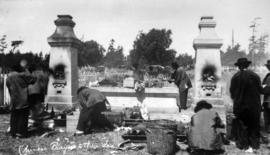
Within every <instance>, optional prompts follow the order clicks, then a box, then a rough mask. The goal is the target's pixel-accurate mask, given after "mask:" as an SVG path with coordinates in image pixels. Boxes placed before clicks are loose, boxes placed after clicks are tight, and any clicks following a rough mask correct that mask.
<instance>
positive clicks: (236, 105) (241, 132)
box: [230, 58, 270, 152]
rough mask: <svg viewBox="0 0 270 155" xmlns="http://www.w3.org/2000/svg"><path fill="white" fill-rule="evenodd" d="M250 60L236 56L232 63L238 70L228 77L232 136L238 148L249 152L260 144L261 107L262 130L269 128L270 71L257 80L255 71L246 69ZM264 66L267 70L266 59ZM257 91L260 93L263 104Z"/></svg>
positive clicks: (269, 65) (268, 66) (269, 67)
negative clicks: (231, 107)
mask: <svg viewBox="0 0 270 155" xmlns="http://www.w3.org/2000/svg"><path fill="white" fill-rule="evenodd" d="M250 64H251V61H249V60H248V59H247V58H239V59H238V60H237V62H236V63H235V66H238V68H239V71H238V72H237V73H236V74H234V76H233V77H232V79H231V85H230V94H231V98H232V100H233V113H234V116H235V119H234V121H233V126H232V127H233V128H232V130H233V136H234V138H235V140H236V145H237V147H238V148H240V149H246V150H247V152H252V151H253V149H255V150H256V149H258V148H259V146H260V116H261V111H262V109H263V111H264V122H265V129H264V130H265V131H266V132H268V133H269V132H270V130H269V118H270V117H269V108H270V76H269V75H270V74H269V73H268V74H267V75H266V77H265V78H264V79H263V82H262V84H261V80H260V77H259V75H257V74H256V73H255V72H253V71H251V70H249V69H248V67H249V65H250ZM265 66H266V67H267V68H268V70H270V60H268V61H267V64H265ZM261 95H264V99H263V104H262V105H263V106H262V105H261Z"/></svg>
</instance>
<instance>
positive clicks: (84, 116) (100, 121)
mask: <svg viewBox="0 0 270 155" xmlns="http://www.w3.org/2000/svg"><path fill="white" fill-rule="evenodd" d="M105 110H106V105H105V101H104V102H100V103H97V104H96V105H94V106H92V107H90V108H82V110H81V112H80V115H79V120H78V125H77V130H80V131H83V132H84V133H89V132H90V131H91V129H93V128H105V127H107V128H110V129H113V125H112V124H111V123H110V122H109V121H108V120H107V119H106V117H105V116H104V115H103V114H101V112H103V111H105Z"/></svg>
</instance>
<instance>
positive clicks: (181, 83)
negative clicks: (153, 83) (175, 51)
mask: <svg viewBox="0 0 270 155" xmlns="http://www.w3.org/2000/svg"><path fill="white" fill-rule="evenodd" d="M172 68H173V69H174V73H173V74H172V76H171V79H172V80H170V81H174V83H175V85H176V86H177V87H178V89H179V98H180V104H178V105H177V106H178V108H179V112H180V111H181V109H184V110H185V109H187V97H188V90H189V88H191V87H192V84H191V81H190V78H189V77H188V75H187V73H186V72H185V70H184V69H182V68H181V67H180V66H179V65H178V63H177V62H173V63H172ZM170 81H169V82H170Z"/></svg>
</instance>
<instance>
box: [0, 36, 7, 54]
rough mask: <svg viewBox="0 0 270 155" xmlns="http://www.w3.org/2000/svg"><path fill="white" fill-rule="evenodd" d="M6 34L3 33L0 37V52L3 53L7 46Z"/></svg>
mask: <svg viewBox="0 0 270 155" xmlns="http://www.w3.org/2000/svg"><path fill="white" fill-rule="evenodd" d="M6 37H7V36H6V35H3V36H2V37H1V38H0V53H3V52H4V51H5V49H6V48H7V42H6Z"/></svg>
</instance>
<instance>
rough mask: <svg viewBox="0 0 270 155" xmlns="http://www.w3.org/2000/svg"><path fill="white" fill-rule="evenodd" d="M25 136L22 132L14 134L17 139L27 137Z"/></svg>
mask: <svg viewBox="0 0 270 155" xmlns="http://www.w3.org/2000/svg"><path fill="white" fill-rule="evenodd" d="M25 137H26V136H24V135H22V134H20V133H16V134H15V136H14V138H16V139H21V138H25Z"/></svg>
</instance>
